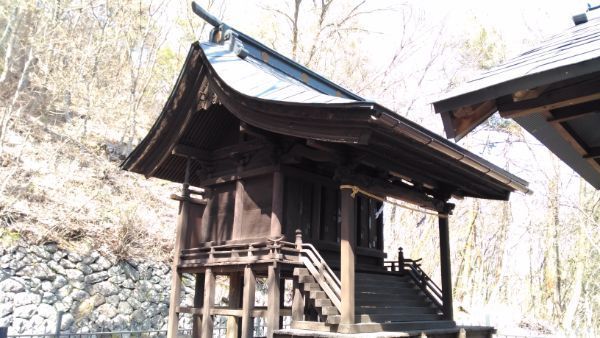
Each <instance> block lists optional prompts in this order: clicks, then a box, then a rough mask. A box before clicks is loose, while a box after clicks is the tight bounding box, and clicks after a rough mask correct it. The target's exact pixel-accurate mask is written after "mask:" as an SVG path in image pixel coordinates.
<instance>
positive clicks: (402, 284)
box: [355, 279, 416, 288]
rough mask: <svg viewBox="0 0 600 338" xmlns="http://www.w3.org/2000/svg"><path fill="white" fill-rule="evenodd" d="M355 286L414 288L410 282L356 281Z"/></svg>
mask: <svg viewBox="0 0 600 338" xmlns="http://www.w3.org/2000/svg"><path fill="white" fill-rule="evenodd" d="M355 285H356V286H357V287H358V286H365V287H368V286H372V287H385V288H389V287H398V286H400V287H414V286H416V285H415V283H414V281H412V280H394V281H383V282H382V281H378V280H368V279H362V280H360V279H356V280H355Z"/></svg>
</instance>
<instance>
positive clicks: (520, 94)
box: [512, 86, 548, 102]
mask: <svg viewBox="0 0 600 338" xmlns="http://www.w3.org/2000/svg"><path fill="white" fill-rule="evenodd" d="M546 88H548V86H539V87H536V88H532V89H524V90H517V91H516V92H514V94H513V95H512V99H513V101H514V102H519V101H527V100H531V99H535V98H537V97H539V96H540V95H541V94H542V93H543V92H544V90H546Z"/></svg>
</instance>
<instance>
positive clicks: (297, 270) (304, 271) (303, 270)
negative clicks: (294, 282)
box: [294, 268, 310, 277]
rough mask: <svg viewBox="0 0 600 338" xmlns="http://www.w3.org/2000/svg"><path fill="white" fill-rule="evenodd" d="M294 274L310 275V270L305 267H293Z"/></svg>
mask: <svg viewBox="0 0 600 338" xmlns="http://www.w3.org/2000/svg"><path fill="white" fill-rule="evenodd" d="M294 276H299V277H301V276H310V272H309V271H308V269H306V268H294Z"/></svg>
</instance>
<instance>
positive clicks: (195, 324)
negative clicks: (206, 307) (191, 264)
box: [192, 273, 204, 338]
mask: <svg viewBox="0 0 600 338" xmlns="http://www.w3.org/2000/svg"><path fill="white" fill-rule="evenodd" d="M203 302H204V274H203V273H197V274H196V284H195V286H194V309H200V308H201V307H202V303H203ZM200 332H202V315H201V314H200V313H196V312H194V314H193V315H192V338H200V337H201V336H200Z"/></svg>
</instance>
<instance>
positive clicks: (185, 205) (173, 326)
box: [167, 158, 191, 338]
mask: <svg viewBox="0 0 600 338" xmlns="http://www.w3.org/2000/svg"><path fill="white" fill-rule="evenodd" d="M190 162H191V159H190V158H187V161H186V167H185V178H184V181H183V188H182V192H181V195H182V197H183V198H182V199H181V200H180V201H179V215H178V217H177V228H176V230H175V247H174V248H173V251H174V252H175V256H174V257H173V264H172V266H171V295H170V298H169V318H168V324H167V338H176V337H177V331H178V330H179V326H178V324H179V314H178V311H177V310H178V307H179V302H180V298H181V272H179V271H178V270H177V267H178V266H179V257H180V254H181V248H182V246H183V243H184V241H185V238H186V237H187V234H186V230H187V225H188V215H189V210H190V205H189V203H190V201H189V197H190V190H189V187H190V185H189V179H190V164H191V163H190Z"/></svg>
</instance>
